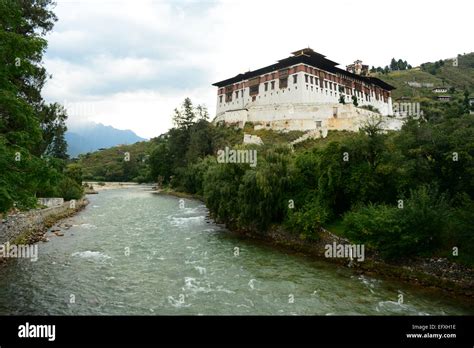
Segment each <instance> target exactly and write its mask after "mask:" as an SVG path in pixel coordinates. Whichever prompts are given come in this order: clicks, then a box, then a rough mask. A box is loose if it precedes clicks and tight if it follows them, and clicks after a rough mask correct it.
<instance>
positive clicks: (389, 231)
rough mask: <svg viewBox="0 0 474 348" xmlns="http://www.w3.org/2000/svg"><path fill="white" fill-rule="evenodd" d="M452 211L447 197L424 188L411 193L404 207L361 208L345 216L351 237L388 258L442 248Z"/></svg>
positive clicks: (404, 202) (380, 206)
mask: <svg viewBox="0 0 474 348" xmlns="http://www.w3.org/2000/svg"><path fill="white" fill-rule="evenodd" d="M448 208H449V206H448V204H447V202H446V199H445V196H444V195H439V194H438V193H437V191H436V190H434V189H430V188H429V187H427V186H421V187H419V188H418V189H417V190H412V191H410V197H409V198H408V199H406V200H403V208H399V207H397V206H388V205H384V204H379V205H373V204H369V205H366V206H361V207H358V208H356V209H354V210H353V211H351V212H349V213H346V214H345V215H344V225H345V228H346V234H347V236H348V237H349V238H351V239H352V240H354V241H356V242H359V243H364V244H366V245H367V247H369V248H372V249H376V250H378V251H379V252H380V253H381V255H382V256H383V257H385V258H388V259H391V258H395V257H399V256H419V255H425V254H426V253H428V252H431V251H433V250H435V249H436V248H437V247H438V246H439V244H440V240H441V235H442V234H443V232H444V230H445V227H446V218H447V216H448V214H449V210H448Z"/></svg>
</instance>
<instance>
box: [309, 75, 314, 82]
mask: <svg viewBox="0 0 474 348" xmlns="http://www.w3.org/2000/svg"><path fill="white" fill-rule="evenodd" d="M309 81H310V83H311V84H313V76H310V77H309Z"/></svg>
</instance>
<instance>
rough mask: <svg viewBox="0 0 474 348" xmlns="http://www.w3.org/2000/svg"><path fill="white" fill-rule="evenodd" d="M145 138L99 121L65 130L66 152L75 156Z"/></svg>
mask: <svg viewBox="0 0 474 348" xmlns="http://www.w3.org/2000/svg"><path fill="white" fill-rule="evenodd" d="M143 140H146V139H144V138H141V137H139V136H138V135H136V134H135V133H134V132H133V131H131V130H120V129H116V128H114V127H111V126H104V125H103V124H100V123H87V124H83V125H81V126H76V127H71V128H70V129H69V130H68V131H67V132H66V141H67V142H68V154H69V156H71V157H77V156H78V155H79V154H83V153H88V152H93V151H97V150H98V149H101V148H109V147H112V146H116V145H121V144H125V145H126V144H134V143H136V142H139V141H143Z"/></svg>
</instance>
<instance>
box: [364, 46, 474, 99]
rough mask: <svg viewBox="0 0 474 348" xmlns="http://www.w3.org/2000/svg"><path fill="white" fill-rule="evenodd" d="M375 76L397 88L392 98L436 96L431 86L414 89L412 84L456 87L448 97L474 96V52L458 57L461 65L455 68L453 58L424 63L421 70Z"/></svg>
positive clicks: (376, 74)
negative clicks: (451, 95)
mask: <svg viewBox="0 0 474 348" xmlns="http://www.w3.org/2000/svg"><path fill="white" fill-rule="evenodd" d="M373 76H375V77H378V78H380V79H381V80H383V81H385V82H387V83H389V84H391V85H392V86H394V87H396V89H395V90H394V91H393V99H397V98H400V97H410V98H414V99H416V98H418V97H429V98H434V97H435V96H436V95H438V94H436V93H433V92H432V87H419V88H417V87H412V86H410V85H408V83H409V82H418V83H422V84H424V83H432V84H433V86H434V87H439V86H445V87H448V88H451V87H452V88H454V90H451V91H450V92H449V93H447V94H454V95H457V94H462V92H463V91H464V90H465V89H467V90H468V91H469V92H470V93H471V94H472V93H474V53H468V54H465V55H460V56H458V66H457V67H455V66H453V60H452V59H445V60H441V61H438V62H434V63H424V64H422V65H421V66H420V67H419V68H416V69H410V70H403V71H393V72H390V73H388V74H383V73H375V74H373Z"/></svg>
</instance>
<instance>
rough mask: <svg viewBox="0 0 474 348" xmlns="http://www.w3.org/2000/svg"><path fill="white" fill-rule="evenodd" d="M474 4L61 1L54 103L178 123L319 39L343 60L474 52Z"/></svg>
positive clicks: (82, 114) (102, 116)
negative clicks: (237, 82)
mask: <svg viewBox="0 0 474 348" xmlns="http://www.w3.org/2000/svg"><path fill="white" fill-rule="evenodd" d="M472 8H473V5H472V2H467V1H465V2H456V3H453V4H452V5H450V4H448V3H445V2H444V1H440V0H436V1H430V2H429V3H425V2H421V1H420V2H415V1H409V0H400V1H398V2H391V3H389V2H380V1H376V0H360V1H358V2H352V1H348V0H342V1H332V2H322V1H319V2H316V1H303V0H301V1H299V0H294V1H291V2H290V1H270V0H258V1H254V0H243V1H236V0H235V1H232V0H229V1H227V0H219V1H192V0H186V1H185V0H168V1H152V0H142V1H133V2H132V1H125V0H102V1H95V0H81V1H78V0H75V1H67V0H63V1H58V6H57V8H56V10H55V12H56V14H57V16H58V18H59V21H58V23H57V25H56V27H55V30H54V31H53V32H52V33H51V34H50V35H49V36H48V39H49V48H48V51H47V56H46V60H45V65H46V67H47V69H48V71H49V72H50V73H52V74H53V79H52V80H51V81H49V83H48V85H47V86H46V88H45V94H46V96H47V98H48V99H49V100H51V101H59V102H63V101H66V102H67V103H68V104H69V105H71V103H76V104H75V105H86V106H87V105H89V106H90V105H93V106H94V107H93V108H90V107H84V108H83V109H82V110H81V108H77V107H74V108H71V109H73V111H77V110H79V112H75V113H72V114H71V122H79V121H84V120H86V119H87V120H93V121H96V122H103V123H105V124H107V125H112V126H114V127H117V128H122V129H132V130H134V131H135V132H136V133H137V134H138V135H140V136H144V137H152V136H156V135H158V134H160V133H162V132H165V131H166V130H167V129H168V128H169V127H170V126H171V114H172V111H173V109H174V108H175V107H176V106H177V104H179V103H180V102H181V101H182V100H183V99H184V98H185V97H186V96H190V97H191V98H192V99H193V101H194V102H195V103H206V104H207V106H208V107H209V111H210V113H211V116H213V113H214V111H215V95H216V89H215V88H214V87H213V86H211V84H212V83H213V82H216V81H219V80H222V79H226V78H229V77H231V76H234V75H236V74H238V73H240V72H244V71H247V70H249V69H256V68H260V67H262V66H265V65H268V64H272V63H274V62H275V61H276V60H278V59H281V58H285V57H287V56H289V54H290V52H291V51H294V50H297V49H299V48H302V47H307V46H310V47H312V48H313V49H314V50H316V51H318V52H320V53H322V54H324V55H326V56H327V57H328V58H329V59H331V60H334V61H336V62H339V63H340V64H341V66H342V67H344V66H345V65H346V64H348V63H350V62H351V61H353V60H355V59H362V60H364V62H365V63H366V64H369V65H375V66H379V65H381V66H384V65H387V64H388V63H389V62H390V59H391V58H392V57H396V58H402V59H404V60H407V61H408V62H409V63H410V64H412V65H417V64H420V63H422V62H425V61H434V60H438V59H441V58H448V57H454V56H455V55H456V54H458V53H464V52H469V51H471V50H472V47H469V46H470V45H469V44H470V41H469V38H468V34H469V33H470V32H471V31H472V30H471V28H470V24H469V23H470V18H469V16H470V13H472Z"/></svg>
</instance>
